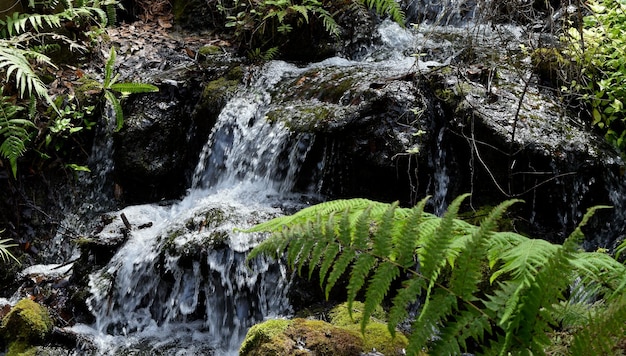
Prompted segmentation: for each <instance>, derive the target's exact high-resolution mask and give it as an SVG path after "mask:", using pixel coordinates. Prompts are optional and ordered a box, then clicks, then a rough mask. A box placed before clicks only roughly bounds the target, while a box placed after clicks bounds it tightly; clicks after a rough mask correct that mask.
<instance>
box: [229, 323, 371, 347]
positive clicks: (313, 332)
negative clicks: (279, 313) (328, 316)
mask: <svg viewBox="0 0 626 356" xmlns="http://www.w3.org/2000/svg"><path fill="white" fill-rule="evenodd" d="M363 350H364V349H363V340H362V338H361V336H360V335H359V333H358V332H356V331H354V330H349V329H346V328H342V327H337V326H334V325H331V324H329V323H327V322H324V321H321V320H307V319H299V318H298V319H294V320H268V321H266V322H263V323H261V324H257V325H255V326H253V327H252V328H251V329H250V330H249V331H248V334H247V335H246V339H245V340H244V342H243V344H242V346H241V348H240V349H239V355H241V356H252V355H254V356H266V355H267V356H270V355H271V356H287V355H310V354H313V355H319V356H325V355H327V356H331V355H333V356H350V355H355V356H356V355H360V354H361V352H362V351H363Z"/></svg>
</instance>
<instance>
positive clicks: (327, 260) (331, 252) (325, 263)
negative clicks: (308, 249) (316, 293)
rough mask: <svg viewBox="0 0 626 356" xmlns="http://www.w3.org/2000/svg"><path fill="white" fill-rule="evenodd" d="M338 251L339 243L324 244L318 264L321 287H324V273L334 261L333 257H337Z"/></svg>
mask: <svg viewBox="0 0 626 356" xmlns="http://www.w3.org/2000/svg"><path fill="white" fill-rule="evenodd" d="M338 253H339V245H338V244H336V243H331V244H328V246H326V249H325V250H324V256H323V258H322V263H321V265H320V287H322V288H324V280H325V279H326V274H327V273H328V271H329V270H330V267H331V266H332V265H333V263H334V262H335V257H337V254H338Z"/></svg>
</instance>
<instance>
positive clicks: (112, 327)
mask: <svg viewBox="0 0 626 356" xmlns="http://www.w3.org/2000/svg"><path fill="white" fill-rule="evenodd" d="M299 71H300V69H298V68H296V67H295V66H292V65H288V64H286V63H283V62H272V63H270V64H268V65H267V66H266V67H265V68H263V70H262V71H261V72H259V74H258V77H257V78H256V79H255V80H254V81H253V82H252V83H251V84H250V85H248V86H247V87H246V88H242V89H241V91H240V92H239V93H238V94H237V95H235V97H234V98H232V100H230V101H229V102H228V104H227V105H226V107H225V108H224V110H223V111H222V113H221V114H220V116H219V119H218V122H217V123H216V125H215V127H214V130H213V132H212V133H211V135H210V139H209V141H208V142H207V144H206V146H205V147H204V148H203V150H202V154H201V157H200V160H199V164H198V167H197V168H196V170H195V173H194V176H193V186H192V188H191V189H190V191H189V193H188V195H187V197H185V198H184V199H183V200H182V201H180V202H178V203H176V204H174V205H173V206H158V205H141V206H132V207H128V208H126V209H124V210H123V211H120V212H118V213H117V214H116V215H118V216H119V215H121V214H122V213H123V214H124V215H125V216H126V218H127V219H128V221H130V222H131V224H132V225H133V226H148V225H149V227H146V228H143V229H138V228H134V229H133V230H132V231H131V232H130V234H129V235H130V236H129V238H128V241H127V242H126V243H125V244H124V246H123V247H122V248H121V249H120V250H119V251H118V253H117V254H116V255H115V256H114V257H113V259H112V260H111V261H110V263H109V264H108V265H107V266H106V267H105V268H104V269H102V270H101V271H99V272H97V273H94V274H93V275H92V276H91V279H90V286H91V292H92V294H93V296H92V298H91V299H90V300H89V305H90V306H91V309H92V312H93V314H94V315H95V317H96V324H95V325H94V326H93V328H88V327H85V326H78V327H77V328H75V329H76V330H78V331H80V332H81V333H85V334H89V335H91V336H92V338H93V340H94V343H95V344H97V345H98V346H99V347H98V348H99V349H100V350H101V352H102V353H105V354H115V353H120V352H129V351H131V350H144V351H146V350H147V351H149V352H159V353H160V352H163V353H167V354H175V353H180V352H183V353H203V354H206V353H215V354H220V355H223V354H236V353H237V350H238V347H239V345H240V344H241V342H242V341H243V338H244V336H245V333H246V332H247V329H248V328H249V327H250V326H252V325H253V324H255V323H257V322H259V321H262V320H263V319H265V318H268V317H278V316H280V315H286V314H288V313H289V312H290V306H289V303H288V300H287V297H286V291H287V287H288V282H287V281H288V278H287V276H286V270H285V268H284V266H283V265H281V264H279V263H275V262H272V263H270V262H269V261H267V260H263V259H257V260H254V261H251V264H247V263H246V261H245V259H246V252H247V251H248V250H249V249H250V248H251V247H252V246H254V245H255V244H256V243H258V240H259V236H255V235H250V234H241V233H235V232H233V230H234V228H236V227H237V228H242V227H246V226H250V225H251V224H253V223H255V222H260V221H263V220H267V219H269V218H271V217H274V216H277V215H278V214H280V211H279V210H278V209H277V208H273V207H272V206H274V205H278V204H279V202H281V201H283V200H285V199H287V198H288V197H287V196H288V195H289V192H291V190H292V187H293V185H294V180H295V177H296V176H297V172H298V170H299V167H300V163H301V162H302V161H303V160H304V159H305V158H306V154H307V153H308V152H309V149H310V146H311V144H312V140H311V138H310V137H309V136H307V135H302V134H300V135H296V134H291V133H290V132H289V131H288V130H286V129H285V128H284V127H282V125H281V124H280V123H270V122H267V121H266V119H265V117H264V116H265V109H266V107H267V105H268V104H269V103H270V101H271V96H270V93H269V89H270V88H272V87H273V86H274V85H275V84H276V82H277V81H279V80H280V79H281V78H282V77H283V76H284V75H285V74H286V73H290V74H291V75H295V74H296V73H298V72H299ZM149 223H151V225H150V224H149ZM122 228H123V225H122V222H121V221H118V222H116V223H114V224H111V225H110V226H107V229H106V230H105V231H104V232H103V233H102V234H101V238H103V239H107V238H115V235H116V234H117V235H119V231H120V229H122ZM107 234H110V235H111V236H108V235H107Z"/></svg>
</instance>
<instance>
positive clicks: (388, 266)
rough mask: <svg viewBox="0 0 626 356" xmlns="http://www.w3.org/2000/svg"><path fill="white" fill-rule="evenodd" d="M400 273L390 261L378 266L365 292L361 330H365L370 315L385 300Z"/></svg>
mask: <svg viewBox="0 0 626 356" xmlns="http://www.w3.org/2000/svg"><path fill="white" fill-rule="evenodd" d="M399 275H400V269H399V268H398V266H397V265H396V264H394V263H392V262H390V261H385V262H383V263H382V264H381V265H380V266H378V267H377V268H376V272H374V275H373V276H372V278H371V279H370V280H369V284H368V286H367V292H366V293H365V303H364V305H365V307H364V309H363V319H362V320H361V332H362V333H364V332H365V327H366V326H367V323H368V321H369V320H370V316H371V315H372V313H373V312H374V310H375V309H376V307H378V306H379V305H381V303H382V302H383V299H385V296H386V295H387V292H388V291H389V289H390V287H391V282H393V281H394V280H395V279H396V278H398V276H399Z"/></svg>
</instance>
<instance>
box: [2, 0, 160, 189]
mask: <svg viewBox="0 0 626 356" xmlns="http://www.w3.org/2000/svg"><path fill="white" fill-rule="evenodd" d="M117 6H119V5H118V2H117V1H115V0H113V1H106V2H100V1H58V0H44V1H38V2H34V1H30V2H28V7H26V9H25V10H24V11H25V13H19V12H15V13H13V14H10V15H7V16H6V17H3V18H1V19H0V81H1V82H2V90H0V158H2V159H6V160H7V161H8V166H10V167H11V172H12V174H13V177H15V178H16V177H17V165H18V164H17V161H18V158H19V157H21V156H23V155H24V154H25V153H26V152H29V151H32V152H36V153H38V154H39V156H40V157H41V158H42V159H48V158H51V157H52V155H55V156H57V157H65V158H68V159H70V160H71V159H73V157H72V152H73V151H80V152H82V151H81V150H82V146H81V139H80V138H78V136H79V135H81V134H82V133H83V132H84V131H85V130H84V129H90V128H91V127H92V126H93V125H95V122H94V121H92V120H91V119H92V117H93V116H94V109H95V107H96V106H97V104H98V103H90V102H87V101H88V100H86V101H84V100H81V99H85V96H84V95H83V96H82V97H81V95H82V94H83V93H77V96H76V97H75V96H74V95H69V94H56V95H55V96H54V97H53V96H51V95H50V94H49V92H48V83H49V82H51V81H52V80H53V79H54V78H47V76H49V73H52V70H55V71H57V70H59V66H61V65H62V64H63V63H60V62H57V61H56V60H53V59H52V58H53V55H54V54H57V55H58V54H59V53H61V52H62V51H66V52H68V53H87V52H89V48H88V46H89V45H90V44H91V42H89V41H90V39H92V40H93V38H95V37H97V36H99V35H100V34H101V30H100V29H101V28H102V27H104V26H106V25H107V24H110V23H114V21H115V9H116V7H117ZM69 25H71V29H72V30H71V31H70V30H69V28H70V27H68V26H69ZM66 57H67V56H66ZM70 57H77V56H70ZM114 61H115V52H114V50H112V51H111V56H110V57H109V60H108V61H107V63H106V66H105V78H104V83H97V82H96V84H97V85H96V86H95V88H91V90H97V91H100V92H101V93H102V96H101V97H100V101H101V102H104V101H107V102H109V103H111V105H112V107H113V109H114V111H115V113H116V115H117V129H118V130H119V128H121V126H122V123H123V116H122V115H121V113H122V110H121V105H120V101H119V99H118V98H117V96H116V95H115V93H121V94H122V97H124V96H126V95H128V94H130V93H139V92H141V93H143V92H151V91H156V90H157V88H156V87H154V86H151V85H147V84H139V83H116V81H117V79H118V78H117V76H113V72H112V69H113V65H114ZM85 80H86V79H85ZM39 101H41V102H39ZM66 142H71V144H69V145H65V143H66ZM76 146H78V147H76ZM66 166H67V167H70V168H73V169H77V170H87V168H86V167H84V166H80V165H77V164H73V163H70V164H66Z"/></svg>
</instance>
